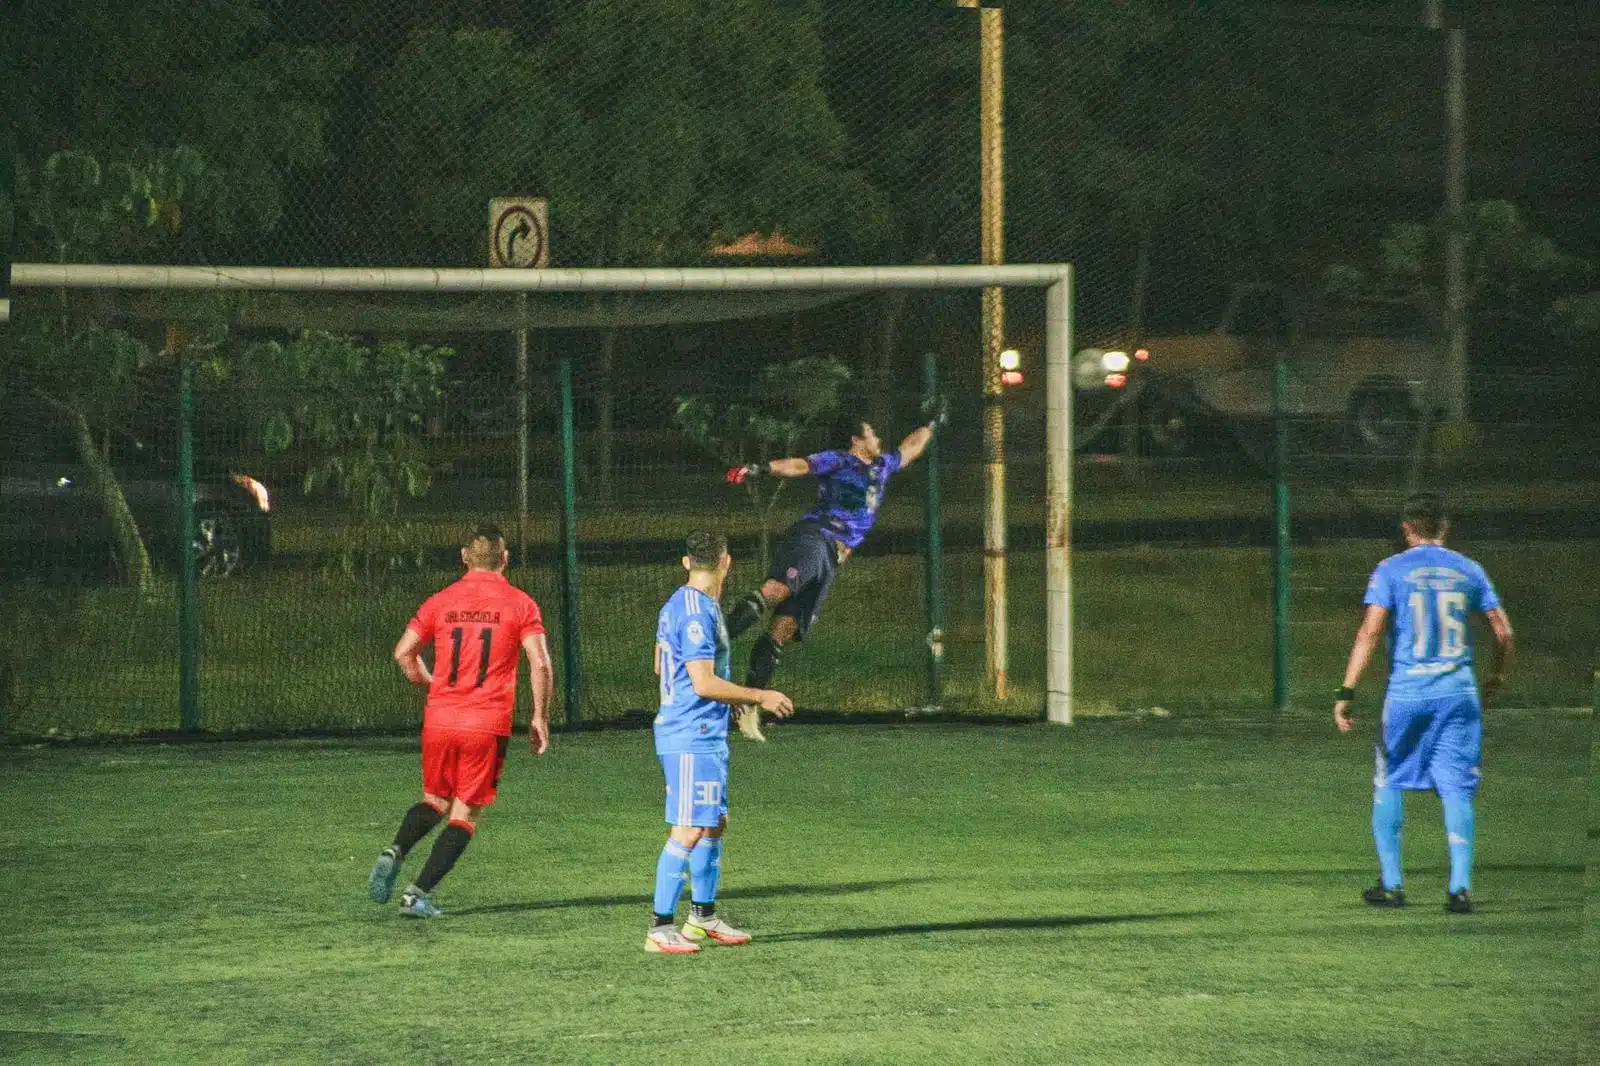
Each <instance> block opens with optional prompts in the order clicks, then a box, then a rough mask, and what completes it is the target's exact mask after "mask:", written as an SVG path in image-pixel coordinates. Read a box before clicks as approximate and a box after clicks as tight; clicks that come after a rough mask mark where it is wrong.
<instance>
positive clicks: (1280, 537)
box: [1272, 348, 1289, 713]
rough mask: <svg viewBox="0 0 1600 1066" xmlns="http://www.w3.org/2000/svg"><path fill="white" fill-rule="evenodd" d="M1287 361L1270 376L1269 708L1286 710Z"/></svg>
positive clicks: (1280, 355) (1281, 354)
mask: <svg viewBox="0 0 1600 1066" xmlns="http://www.w3.org/2000/svg"><path fill="white" fill-rule="evenodd" d="M1288 393H1289V362H1288V360H1287V359H1286V358H1285V353H1284V351H1283V350H1282V348H1280V349H1279V350H1278V361H1277V366H1276V367H1275V368H1274V370H1273V375H1272V528H1273V537H1272V709H1273V710H1274V711H1277V712H1279V713H1281V712H1283V711H1286V710H1288V709H1289V413H1288V412H1289V405H1288Z"/></svg>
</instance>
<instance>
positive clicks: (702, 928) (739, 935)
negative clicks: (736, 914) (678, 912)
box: [683, 914, 750, 948]
mask: <svg viewBox="0 0 1600 1066" xmlns="http://www.w3.org/2000/svg"><path fill="white" fill-rule="evenodd" d="M683 935H684V937H685V939H687V940H689V941H699V940H709V941H711V942H712V943H716V944H722V945H723V946H725V947H730V948H736V947H739V946H740V945H742V944H748V943H750V934H749V933H747V932H745V931H744V930H743V929H735V928H734V927H733V926H731V925H729V924H728V923H727V922H725V921H723V920H722V919H721V918H719V917H717V916H716V915H715V914H713V915H712V916H711V917H709V918H692V917H691V918H690V919H689V920H688V921H687V922H684V923H683Z"/></svg>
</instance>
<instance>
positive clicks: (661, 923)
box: [650, 914, 674, 929]
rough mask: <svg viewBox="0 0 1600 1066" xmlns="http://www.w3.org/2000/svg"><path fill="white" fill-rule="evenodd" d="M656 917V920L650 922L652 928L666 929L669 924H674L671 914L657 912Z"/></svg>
mask: <svg viewBox="0 0 1600 1066" xmlns="http://www.w3.org/2000/svg"><path fill="white" fill-rule="evenodd" d="M654 917H655V920H654V921H653V922H651V923H650V928H652V929H665V928H666V927H667V926H669V925H672V924H674V923H673V918H672V915H670V914H657V915H655V916H654Z"/></svg>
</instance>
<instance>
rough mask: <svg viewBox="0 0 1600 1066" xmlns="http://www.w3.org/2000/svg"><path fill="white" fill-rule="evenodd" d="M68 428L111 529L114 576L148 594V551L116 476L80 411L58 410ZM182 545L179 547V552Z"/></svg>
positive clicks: (152, 579)
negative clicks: (116, 574)
mask: <svg viewBox="0 0 1600 1066" xmlns="http://www.w3.org/2000/svg"><path fill="white" fill-rule="evenodd" d="M61 409H62V410H63V411H64V413H65V414H66V416H67V420H68V422H69V423H70V424H71V426H72V437H73V443H74V444H75V445H76V447H77V450H78V460H79V461H80V462H81V463H83V465H84V468H85V469H86V470H87V471H88V472H89V487H90V489H91V490H92V491H93V492H94V494H95V497H96V498H97V499H98V500H99V501H100V509H101V511H102V512H103V513H104V514H105V518H106V522H107V523H109V524H110V526H111V543H112V546H113V548H114V550H115V552H116V558H117V573H118V575H119V576H120V577H121V579H122V580H123V581H124V582H127V583H128V584H132V585H137V586H138V589H139V592H140V594H141V595H144V594H148V593H149V592H150V590H151V588H152V587H153V585H154V583H155V571H154V569H153V568H152V567H151V565H150V552H149V550H148V549H147V548H145V545H144V538H143V537H141V536H140V535H139V523H138V522H137V521H136V520H135V519H134V517H133V511H132V510H131V509H130V508H129V507H128V499H127V497H126V496H124V495H123V494H122V485H121V483H120V482H118V481H117V475H116V473H115V472H113V471H112V469H111V465H110V464H109V463H108V462H107V461H106V459H105V456H104V455H102V453H101V451H100V445H99V442H98V441H96V440H95V439H94V431H93V430H91V429H90V428H89V420H88V419H87V418H85V417H84V416H83V415H82V414H81V413H80V412H78V411H74V410H71V409H70V408H65V407H62V408H61ZM182 547H183V546H181V545H180V550H181V548H182Z"/></svg>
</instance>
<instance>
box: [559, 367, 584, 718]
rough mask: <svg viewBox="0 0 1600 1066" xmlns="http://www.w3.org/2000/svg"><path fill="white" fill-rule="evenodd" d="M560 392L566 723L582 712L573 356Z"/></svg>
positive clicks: (563, 371)
mask: <svg viewBox="0 0 1600 1066" xmlns="http://www.w3.org/2000/svg"><path fill="white" fill-rule="evenodd" d="M556 387H557V390H558V391H559V393H560V396H561V622H562V632H561V666H562V687H563V689H564V691H565V693H566V702H567V724H568V725H576V724H577V723H578V721H579V720H580V719H581V718H582V716H583V648H582V645H581V643H580V638H579V633H578V454H577V453H578V448H577V434H576V433H575V431H574V428H573V424H572V358H571V357H570V356H565V355H564V356H562V357H561V358H560V359H559V360H557V361H556Z"/></svg>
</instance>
